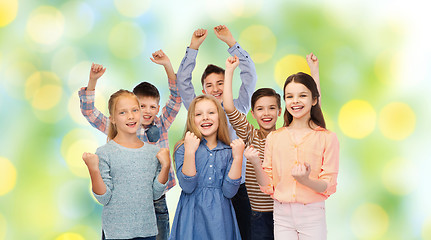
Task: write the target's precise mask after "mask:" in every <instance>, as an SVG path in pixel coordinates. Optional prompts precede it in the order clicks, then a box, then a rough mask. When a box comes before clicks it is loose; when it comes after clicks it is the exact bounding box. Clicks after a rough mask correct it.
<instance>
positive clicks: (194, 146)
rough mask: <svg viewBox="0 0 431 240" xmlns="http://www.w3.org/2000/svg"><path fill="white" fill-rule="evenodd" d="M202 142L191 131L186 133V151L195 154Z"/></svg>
mask: <svg viewBox="0 0 431 240" xmlns="http://www.w3.org/2000/svg"><path fill="white" fill-rule="evenodd" d="M200 143H201V140H200V139H199V138H198V137H196V135H195V134H194V133H192V132H190V131H188V132H187V133H186V136H185V137H184V150H185V151H187V152H190V153H195V152H196V150H198V147H199V144H200Z"/></svg>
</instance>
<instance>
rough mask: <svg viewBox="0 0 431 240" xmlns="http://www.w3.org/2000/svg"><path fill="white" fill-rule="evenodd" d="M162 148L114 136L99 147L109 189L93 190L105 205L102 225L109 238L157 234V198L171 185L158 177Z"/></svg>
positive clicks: (98, 151)
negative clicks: (133, 143)
mask: <svg viewBox="0 0 431 240" xmlns="http://www.w3.org/2000/svg"><path fill="white" fill-rule="evenodd" d="M158 151H159V147H157V146H156V145H152V144H148V143H145V144H144V146H142V147H141V148H136V149H135V148H126V147H123V146H121V145H119V144H118V143H116V142H115V141H113V140H111V141H109V142H108V143H106V144H105V145H103V146H101V147H99V148H98V149H97V151H96V154H97V155H98V156H99V169H100V174H101V176H102V179H103V182H104V183H105V185H106V193H105V194H103V195H97V194H95V193H94V192H93V194H94V196H95V197H96V199H97V201H99V203H101V204H102V205H103V211H102V229H103V231H104V232H105V236H106V238H109V239H119V238H120V239H128V238H135V237H149V236H155V235H157V225H156V215H155V212H154V205H153V200H155V199H158V198H160V197H161V196H162V194H163V191H164V190H165V188H166V185H167V183H166V184H161V183H160V182H159V181H158V179H157V176H158V175H159V173H160V170H161V165H160V163H159V161H158V159H157V158H156V154H157V152H158Z"/></svg>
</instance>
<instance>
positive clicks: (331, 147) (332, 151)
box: [319, 132, 340, 197]
mask: <svg viewBox="0 0 431 240" xmlns="http://www.w3.org/2000/svg"><path fill="white" fill-rule="evenodd" d="M339 152H340V144H339V142H338V139H337V135H336V134H335V133H333V132H331V133H329V134H328V137H327V139H326V146H325V152H324V153H323V164H322V170H321V172H320V174H319V179H321V180H323V181H325V182H326V184H327V188H326V191H325V192H323V194H324V195H325V196H328V197H329V196H330V195H331V194H333V193H335V191H336V187H337V176H338V165H339Z"/></svg>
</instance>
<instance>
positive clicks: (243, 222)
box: [232, 183, 251, 240]
mask: <svg viewBox="0 0 431 240" xmlns="http://www.w3.org/2000/svg"><path fill="white" fill-rule="evenodd" d="M232 205H233V208H234V209H235V215H236V220H237V222H238V227H239V232H240V234H241V239H242V240H249V239H251V223H250V219H251V206H250V200H249V199H248V194H247V188H246V187H245V183H243V184H241V185H239V188H238V192H237V193H236V195H235V196H234V197H233V198H232Z"/></svg>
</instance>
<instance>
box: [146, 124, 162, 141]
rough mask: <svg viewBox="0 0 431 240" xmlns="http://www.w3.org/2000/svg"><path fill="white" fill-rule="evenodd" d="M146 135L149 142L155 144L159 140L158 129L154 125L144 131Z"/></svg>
mask: <svg viewBox="0 0 431 240" xmlns="http://www.w3.org/2000/svg"><path fill="white" fill-rule="evenodd" d="M145 132H146V133H147V138H148V141H149V142H153V143H155V142H157V141H159V139H160V129H159V128H158V127H157V126H156V125H155V124H152V125H151V127H149V128H147V129H146V130H145Z"/></svg>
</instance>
